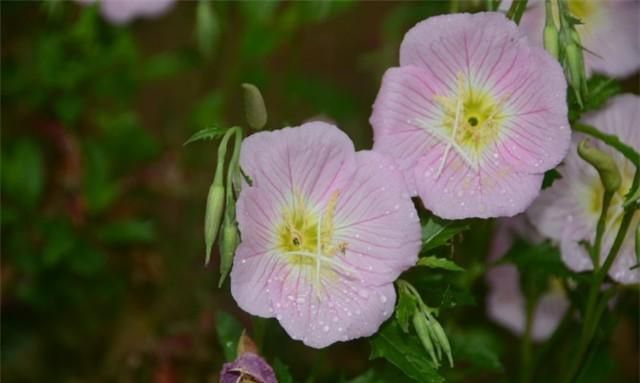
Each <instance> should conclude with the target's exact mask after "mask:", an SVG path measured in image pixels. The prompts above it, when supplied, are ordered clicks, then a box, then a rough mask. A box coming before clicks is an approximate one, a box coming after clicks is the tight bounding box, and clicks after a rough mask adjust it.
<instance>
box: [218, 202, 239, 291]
mask: <svg viewBox="0 0 640 383" xmlns="http://www.w3.org/2000/svg"><path fill="white" fill-rule="evenodd" d="M229 208H231V207H229ZM220 234H221V235H222V238H221V239H220V280H219V282H218V287H220V286H222V284H223V283H224V280H225V278H226V277H227V274H229V270H231V265H232V264H233V254H234V253H235V251H236V247H238V242H239V238H238V229H237V228H236V223H235V222H234V221H233V220H231V219H229V215H226V216H225V220H224V223H223V224H222V230H221V233H220Z"/></svg>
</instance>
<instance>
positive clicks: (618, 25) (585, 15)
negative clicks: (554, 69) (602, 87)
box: [500, 0, 640, 77]
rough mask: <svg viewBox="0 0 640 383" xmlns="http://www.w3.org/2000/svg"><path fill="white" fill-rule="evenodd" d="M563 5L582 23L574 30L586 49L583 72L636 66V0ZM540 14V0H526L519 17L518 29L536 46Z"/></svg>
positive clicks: (639, 44)
mask: <svg viewBox="0 0 640 383" xmlns="http://www.w3.org/2000/svg"><path fill="white" fill-rule="evenodd" d="M554 3H555V2H554ZM510 5H511V1H509V0H506V1H503V2H502V3H501V5H500V8H501V9H503V10H506V9H508V8H509V6H510ZM567 5H568V8H569V11H570V12H571V14H573V15H574V16H575V17H577V18H578V19H580V20H581V21H582V23H583V24H582V25H578V26H577V27H576V30H577V31H578V34H579V35H580V39H581V40H582V45H583V46H584V47H585V48H587V49H588V50H589V52H586V51H585V65H586V69H587V73H591V72H592V71H593V72H598V73H604V74H607V75H609V76H614V77H626V76H629V75H631V74H633V73H634V72H636V71H637V70H638V69H640V33H639V32H638V15H640V1H638V0H569V1H567ZM544 18H545V9H544V1H542V0H530V1H529V3H528V7H527V10H526V11H525V13H524V14H523V15H522V19H521V20H520V28H521V29H522V31H523V32H524V33H525V34H526V35H527V37H529V39H530V40H531V41H532V42H533V43H535V44H536V45H538V46H540V47H541V46H542V29H543V28H544ZM590 52H593V53H590Z"/></svg>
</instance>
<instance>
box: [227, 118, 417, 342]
mask: <svg viewBox="0 0 640 383" xmlns="http://www.w3.org/2000/svg"><path fill="white" fill-rule="evenodd" d="M240 162H241V167H242V169H243V171H244V172H245V174H247V175H248V176H249V177H250V178H251V185H249V184H246V185H244V187H243V189H242V192H241V193H240V196H239V199H238V204H237V213H238V223H239V228H240V232H241V238H242V242H241V244H240V247H239V248H238V250H237V252H236V255H235V258H234V264H233V270H232V272H231V291H232V294H233V296H234V298H235V299H236V301H237V302H238V304H239V305H240V307H242V308H243V309H244V310H246V311H248V312H250V313H252V314H255V315H259V316H263V317H274V316H275V317H276V318H277V319H278V321H280V323H281V324H282V326H283V327H284V329H285V330H286V331H287V332H288V333H289V335H290V336H291V337H292V338H294V339H300V340H302V341H303V342H304V343H305V344H307V345H309V346H312V347H326V346H328V345H329V344H332V343H334V342H336V341H344V340H349V339H353V338H357V337H361V336H368V335H371V334H373V333H374V332H375V331H376V330H377V329H378V327H379V326H380V324H381V323H382V322H383V321H384V320H386V319H387V318H388V317H389V316H390V315H391V312H392V311H393V306H394V304H395V292H394V289H393V281H394V280H395V279H396V278H397V276H398V275H399V274H400V273H401V272H402V271H404V270H405V269H407V268H408V267H410V266H411V265H413V264H414V263H415V261H416V259H417V254H418V251H419V248H420V225H419V222H418V219H417V213H416V211H415V207H414V206H413V203H412V202H411V199H410V197H409V194H408V192H407V190H406V186H405V183H404V179H403V177H402V174H401V173H400V172H399V171H398V170H397V169H396V165H395V164H394V163H393V162H392V161H391V160H390V159H388V158H386V157H384V156H382V155H381V154H378V153H374V152H360V153H355V151H354V150H353V145H352V143H351V141H350V140H349V139H348V138H347V137H346V135H344V133H342V132H340V131H339V130H338V129H337V128H335V127H334V126H331V125H328V124H325V123H319V122H313V123H307V124H304V125H302V126H301V127H298V128H287V129H282V130H279V131H275V132H265V133H257V134H254V135H253V136H251V137H249V138H247V139H246V140H245V142H244V143H243V146H242V151H241V159H240ZM283 238H284V239H283Z"/></svg>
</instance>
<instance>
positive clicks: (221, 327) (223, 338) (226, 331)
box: [216, 311, 242, 361]
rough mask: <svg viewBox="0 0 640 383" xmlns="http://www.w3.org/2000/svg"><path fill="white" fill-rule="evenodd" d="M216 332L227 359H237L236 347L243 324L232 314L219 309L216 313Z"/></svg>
mask: <svg viewBox="0 0 640 383" xmlns="http://www.w3.org/2000/svg"><path fill="white" fill-rule="evenodd" d="M216 332H217V334H218V342H219V343H220V347H222V351H223V352H224V357H225V359H226V360H227V361H232V360H235V359H236V347H237V346H238V339H240V334H241V333H242V326H241V325H240V323H239V322H238V321H237V320H236V319H235V318H234V317H232V316H231V315H229V314H228V313H226V312H224V311H218V313H217V315H216Z"/></svg>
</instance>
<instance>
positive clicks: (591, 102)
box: [569, 74, 622, 122]
mask: <svg viewBox="0 0 640 383" xmlns="http://www.w3.org/2000/svg"><path fill="white" fill-rule="evenodd" d="M587 89H588V91H589V97H587V98H586V99H585V100H584V105H583V107H582V108H580V107H579V106H578V102H577V100H576V99H575V95H574V94H573V93H570V94H569V106H570V108H569V121H571V122H574V121H577V120H578V119H579V118H580V116H581V114H582V113H585V112H588V111H591V110H596V109H600V108H601V107H602V106H603V105H604V104H605V103H606V102H607V101H608V100H609V99H610V98H611V97H613V96H615V95H617V94H618V93H620V91H621V90H622V88H621V86H620V83H619V82H618V81H616V80H615V79H612V78H608V77H606V76H603V75H598V74H596V75H593V76H591V78H589V80H587Z"/></svg>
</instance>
